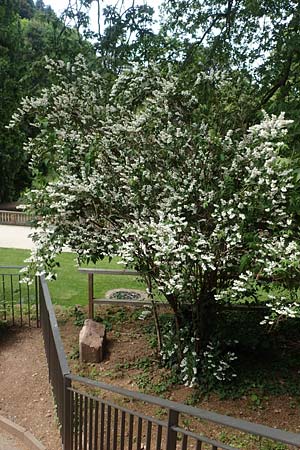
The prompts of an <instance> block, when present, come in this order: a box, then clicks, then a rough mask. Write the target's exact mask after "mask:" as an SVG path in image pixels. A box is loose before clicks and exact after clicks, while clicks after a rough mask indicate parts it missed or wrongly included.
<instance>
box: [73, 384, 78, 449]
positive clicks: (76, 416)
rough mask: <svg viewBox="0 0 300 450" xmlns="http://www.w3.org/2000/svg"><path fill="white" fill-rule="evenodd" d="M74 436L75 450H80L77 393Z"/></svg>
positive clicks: (76, 395) (76, 398)
mask: <svg viewBox="0 0 300 450" xmlns="http://www.w3.org/2000/svg"><path fill="white" fill-rule="evenodd" d="M74 434H75V450H77V449H78V394H77V392H76V393H75V408H74Z"/></svg>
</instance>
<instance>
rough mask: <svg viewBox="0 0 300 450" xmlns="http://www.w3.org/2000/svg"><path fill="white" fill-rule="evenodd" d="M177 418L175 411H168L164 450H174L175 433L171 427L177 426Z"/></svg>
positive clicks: (177, 414)
mask: <svg viewBox="0 0 300 450" xmlns="http://www.w3.org/2000/svg"><path fill="white" fill-rule="evenodd" d="M178 416H179V413H178V412H177V411H174V410H173V409H169V415H168V428H167V445H166V450H176V443H177V431H174V430H173V427H177V426H178Z"/></svg>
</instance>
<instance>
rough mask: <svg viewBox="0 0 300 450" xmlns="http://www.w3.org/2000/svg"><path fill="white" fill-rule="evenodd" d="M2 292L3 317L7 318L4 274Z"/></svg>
mask: <svg viewBox="0 0 300 450" xmlns="http://www.w3.org/2000/svg"><path fill="white" fill-rule="evenodd" d="M2 292H3V311H4V314H3V319H4V320H6V297H5V292H6V291H5V279H4V275H2Z"/></svg>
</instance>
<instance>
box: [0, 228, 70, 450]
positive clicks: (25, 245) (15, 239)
mask: <svg viewBox="0 0 300 450" xmlns="http://www.w3.org/2000/svg"><path fill="white" fill-rule="evenodd" d="M30 232H31V228H30V227H25V226H21V225H0V248H20V249H24V250H32V249H33V248H34V243H33V242H32V239H31V238H30V237H29V234H30ZM62 251H63V252H68V253H70V252H71V250H70V248H68V247H64V248H63V250H62ZM0 450H1V449H0Z"/></svg>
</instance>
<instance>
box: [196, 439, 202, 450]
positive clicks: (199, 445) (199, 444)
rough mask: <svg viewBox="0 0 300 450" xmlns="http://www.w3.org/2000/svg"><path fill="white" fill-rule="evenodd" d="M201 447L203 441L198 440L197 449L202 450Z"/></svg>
mask: <svg viewBox="0 0 300 450" xmlns="http://www.w3.org/2000/svg"><path fill="white" fill-rule="evenodd" d="M201 448H202V441H198V440H197V443H196V450H201Z"/></svg>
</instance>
